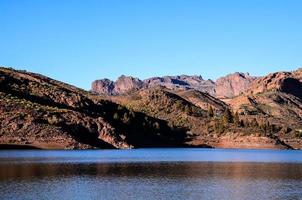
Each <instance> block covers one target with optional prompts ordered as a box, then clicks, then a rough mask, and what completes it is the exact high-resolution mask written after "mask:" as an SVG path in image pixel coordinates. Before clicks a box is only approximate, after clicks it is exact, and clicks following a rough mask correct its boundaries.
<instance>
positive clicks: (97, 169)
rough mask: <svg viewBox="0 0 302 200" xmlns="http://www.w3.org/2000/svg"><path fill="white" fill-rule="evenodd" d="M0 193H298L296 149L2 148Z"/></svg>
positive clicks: (301, 194) (301, 174)
mask: <svg viewBox="0 0 302 200" xmlns="http://www.w3.org/2000/svg"><path fill="white" fill-rule="evenodd" d="M0 199H22V200H23V199H58V200H59V199H68V200H69V199H144V200H147V199H252V200H255V199H302V151H277V150H227V149H136V150H93V151H92V150H91V151H89V150H87V151H86V150H82V151H41V150H16V151H0Z"/></svg>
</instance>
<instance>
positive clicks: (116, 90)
mask: <svg viewBox="0 0 302 200" xmlns="http://www.w3.org/2000/svg"><path fill="white" fill-rule="evenodd" d="M143 85H144V83H143V82H142V81H141V80H139V79H138V78H133V77H131V76H125V75H122V76H120V77H119V78H118V79H117V80H116V82H113V81H111V80H109V79H102V80H96V81H94V82H93V83H92V86H91V88H92V91H94V92H97V93H99V94H107V95H117V94H125V93H127V92H130V91H134V90H138V89H140V88H142V87H143Z"/></svg>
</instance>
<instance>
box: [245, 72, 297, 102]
mask: <svg viewBox="0 0 302 200" xmlns="http://www.w3.org/2000/svg"><path fill="white" fill-rule="evenodd" d="M300 75H301V73H300V71H299V70H298V71H296V72H294V73H291V72H276V73H272V74H269V75H267V76H265V77H263V78H260V79H257V80H255V81H254V82H252V84H251V85H250V87H249V89H248V91H247V93H249V94H258V93H264V92H269V91H280V92H284V93H288V94H292V95H294V96H297V97H299V98H302V82H301V81H300V78H301V77H300Z"/></svg>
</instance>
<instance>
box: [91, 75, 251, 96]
mask: <svg viewBox="0 0 302 200" xmlns="http://www.w3.org/2000/svg"><path fill="white" fill-rule="evenodd" d="M255 79H256V77H253V76H250V75H249V74H244V73H239V72H237V73H234V74H230V75H227V76H225V77H221V78H219V79H218V80H217V81H216V82H214V81H212V80H210V79H209V80H204V79H203V78H202V77H201V76H187V75H181V76H164V77H152V78H148V79H146V80H140V79H138V78H133V77H131V76H124V75H122V76H121V77H119V78H118V79H117V81H116V82H113V81H110V80H108V79H101V80H96V81H94V82H93V83H92V91H93V92H96V93H98V94H103V95H121V94H126V93H129V92H133V91H137V90H139V89H143V88H151V87H154V86H164V87H166V88H167V89H170V90H174V91H178V90H191V89H194V90H197V91H200V92H206V93H208V94H210V95H212V96H216V97H219V98H232V97H234V96H237V95H239V94H240V93H242V92H244V91H245V90H246V89H247V88H248V87H249V85H250V83H251V82H252V81H253V80H255Z"/></svg>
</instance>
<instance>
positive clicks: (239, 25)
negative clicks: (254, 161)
mask: <svg viewBox="0 0 302 200" xmlns="http://www.w3.org/2000/svg"><path fill="white" fill-rule="evenodd" d="M301 10H302V1H301V0H296V1H295V0H245V1H242V0H237V1H235V0H228V1H226V0H223V1H222V0H221V1H218V0H204V1H203V0H196V1H194V0H182V1H180V0H95V1H94V0H85V1H84V0H80V1H76V0H73V1H71V0H26V1H24V0H0V65H2V66H11V67H14V68H17V69H26V70H29V71H34V72H37V73H42V74H45V75H47V76H50V77H52V78H55V79H59V80H61V81H64V82H68V83H71V84H74V85H76V86H78V87H81V88H85V89H89V88H90V84H91V82H92V81H93V80H94V79H100V78H104V77H107V78H110V79H116V78H117V77H118V76H120V75H121V74H125V75H132V76H136V77H139V78H141V79H144V78H147V77H150V76H162V75H177V74H188V75H193V74H197V75H202V76H203V77H204V78H206V79H207V78H211V79H216V78H217V77H219V76H222V75H225V74H227V73H232V72H235V71H241V72H250V73H251V74H252V75H264V74H266V73H268V72H271V71H280V70H285V71H286V70H287V71H289V70H294V69H296V68H298V67H299V66H302V50H301V47H302V26H301V22H302V12H301Z"/></svg>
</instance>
